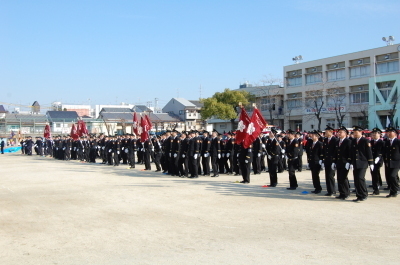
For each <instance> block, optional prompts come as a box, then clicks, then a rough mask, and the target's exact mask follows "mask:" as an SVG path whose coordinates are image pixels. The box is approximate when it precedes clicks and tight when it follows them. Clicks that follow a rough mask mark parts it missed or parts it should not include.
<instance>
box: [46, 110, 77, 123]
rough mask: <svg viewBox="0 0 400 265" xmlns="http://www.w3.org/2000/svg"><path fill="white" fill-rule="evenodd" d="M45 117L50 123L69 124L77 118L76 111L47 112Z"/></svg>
mask: <svg viewBox="0 0 400 265" xmlns="http://www.w3.org/2000/svg"><path fill="white" fill-rule="evenodd" d="M46 115H47V117H48V119H49V121H50V122H60V121H64V122H71V121H76V120H77V119H78V117H79V116H78V113H77V112H76V111H48V112H47V113H46Z"/></svg>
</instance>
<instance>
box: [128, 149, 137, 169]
mask: <svg viewBox="0 0 400 265" xmlns="http://www.w3.org/2000/svg"><path fill="white" fill-rule="evenodd" d="M128 158H129V165H130V166H131V168H135V163H136V161H135V152H134V151H133V150H130V151H129V153H128Z"/></svg>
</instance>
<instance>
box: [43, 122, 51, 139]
mask: <svg viewBox="0 0 400 265" xmlns="http://www.w3.org/2000/svg"><path fill="white" fill-rule="evenodd" d="M43 137H44V138H46V139H48V138H50V137H51V132H50V125H48V124H46V126H44V134H43Z"/></svg>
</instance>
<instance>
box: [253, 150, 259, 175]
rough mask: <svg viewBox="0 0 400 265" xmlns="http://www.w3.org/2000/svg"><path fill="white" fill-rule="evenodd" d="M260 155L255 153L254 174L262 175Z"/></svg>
mask: <svg viewBox="0 0 400 265" xmlns="http://www.w3.org/2000/svg"><path fill="white" fill-rule="evenodd" d="M258 155H259V153H253V162H252V164H253V172H254V174H260V173H261V164H260V162H261V157H259V156H258Z"/></svg>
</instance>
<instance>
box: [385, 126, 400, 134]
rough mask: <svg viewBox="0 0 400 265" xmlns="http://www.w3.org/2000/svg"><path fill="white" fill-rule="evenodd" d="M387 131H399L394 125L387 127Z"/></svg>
mask: <svg viewBox="0 0 400 265" xmlns="http://www.w3.org/2000/svg"><path fill="white" fill-rule="evenodd" d="M385 131H386V132H395V133H396V134H398V131H397V130H396V129H395V128H394V127H392V126H390V127H387V128H386V129H385Z"/></svg>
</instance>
